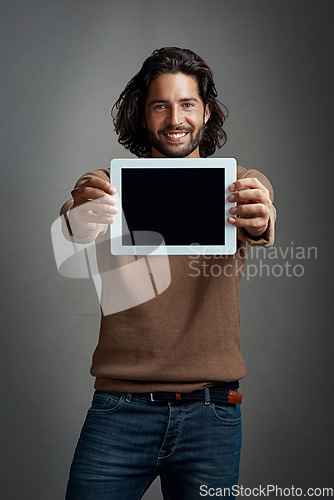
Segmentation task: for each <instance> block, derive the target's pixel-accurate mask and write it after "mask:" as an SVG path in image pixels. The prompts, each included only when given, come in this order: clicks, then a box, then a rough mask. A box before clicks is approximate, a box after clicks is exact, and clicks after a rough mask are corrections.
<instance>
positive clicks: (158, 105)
mask: <svg viewBox="0 0 334 500" xmlns="http://www.w3.org/2000/svg"><path fill="white" fill-rule="evenodd" d="M165 108H166V105H165V104H157V105H156V106H154V109H165Z"/></svg>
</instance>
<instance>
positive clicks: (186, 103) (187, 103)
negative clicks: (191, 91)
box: [183, 102, 194, 108]
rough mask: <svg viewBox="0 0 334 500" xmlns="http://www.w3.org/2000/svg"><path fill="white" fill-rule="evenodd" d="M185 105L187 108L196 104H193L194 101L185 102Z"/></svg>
mask: <svg viewBox="0 0 334 500" xmlns="http://www.w3.org/2000/svg"><path fill="white" fill-rule="evenodd" d="M183 106H184V107H185V108H193V107H194V105H193V103H192V102H185V103H184V104H183Z"/></svg>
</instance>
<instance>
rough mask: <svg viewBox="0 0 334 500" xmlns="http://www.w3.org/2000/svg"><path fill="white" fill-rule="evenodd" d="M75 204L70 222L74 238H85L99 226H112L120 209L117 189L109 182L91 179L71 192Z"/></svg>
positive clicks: (69, 218) (69, 217)
mask: <svg viewBox="0 0 334 500" xmlns="http://www.w3.org/2000/svg"><path fill="white" fill-rule="evenodd" d="M71 194H72V197H73V200H74V204H73V207H72V208H71V210H70V212H69V215H68V220H69V223H70V226H71V230H72V233H73V235H74V236H77V237H78V238H85V237H87V236H89V235H91V234H93V233H94V232H96V230H97V225H98V224H112V223H113V222H114V217H113V215H115V214H117V212H118V208H117V207H116V206H115V205H116V200H115V198H114V195H115V194H116V189H115V187H114V186H112V185H111V184H110V183H109V182H108V181H105V180H103V179H99V178H98V177H90V178H89V179H88V180H87V181H86V182H84V183H83V184H82V185H81V186H79V187H78V188H74V189H73V191H72V192H71Z"/></svg>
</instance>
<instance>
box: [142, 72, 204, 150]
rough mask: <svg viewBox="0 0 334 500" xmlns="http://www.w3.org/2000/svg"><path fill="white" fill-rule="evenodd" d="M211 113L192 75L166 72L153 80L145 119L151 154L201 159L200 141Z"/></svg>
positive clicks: (147, 100)
mask: <svg viewBox="0 0 334 500" xmlns="http://www.w3.org/2000/svg"><path fill="white" fill-rule="evenodd" d="M210 114H211V105H209V104H208V105H207V106H206V109H205V110H204V106H203V102H202V99H201V97H200V96H199V93H198V86H197V82H196V79H195V78H193V77H192V76H188V75H184V74H183V73H176V74H171V73H167V74H165V75H161V76H158V77H157V78H155V79H154V80H152V82H151V83H150V85H149V87H148V92H147V98H146V102H145V116H144V118H143V127H145V128H146V129H147V135H148V140H149V142H150V144H151V148H152V157H154V158H158V157H168V158H186V157H190V158H199V144H200V142H201V140H202V138H203V133H204V125H205V123H206V122H207V121H208V119H209V118H210Z"/></svg>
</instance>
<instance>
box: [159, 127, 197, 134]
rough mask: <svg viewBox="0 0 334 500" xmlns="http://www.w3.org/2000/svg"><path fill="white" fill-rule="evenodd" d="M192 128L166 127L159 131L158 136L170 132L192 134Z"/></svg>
mask: <svg viewBox="0 0 334 500" xmlns="http://www.w3.org/2000/svg"><path fill="white" fill-rule="evenodd" d="M192 130H193V128H192V127H166V128H164V129H161V130H158V134H168V133H169V132H192Z"/></svg>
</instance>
